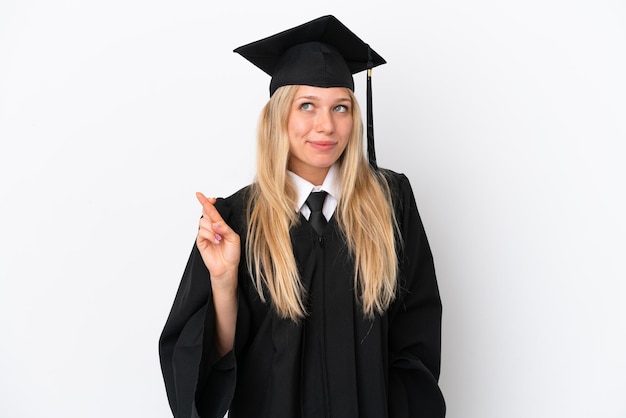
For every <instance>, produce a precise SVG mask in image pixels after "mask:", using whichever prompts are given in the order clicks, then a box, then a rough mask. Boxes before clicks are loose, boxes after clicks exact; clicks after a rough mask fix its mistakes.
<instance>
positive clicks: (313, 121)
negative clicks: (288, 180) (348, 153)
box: [287, 86, 352, 185]
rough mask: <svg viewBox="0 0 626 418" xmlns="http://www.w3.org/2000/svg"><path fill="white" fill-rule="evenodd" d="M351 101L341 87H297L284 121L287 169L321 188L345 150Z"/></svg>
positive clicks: (349, 126) (350, 128)
mask: <svg viewBox="0 0 626 418" xmlns="http://www.w3.org/2000/svg"><path fill="white" fill-rule="evenodd" d="M351 131H352V100H351V99H350V96H349V94H348V92H347V91H346V89H344V88H342V87H331V88H322V87H311V86H300V87H298V91H297V92H296V95H295V97H294V100H293V103H292V105H291V110H290V111H289V116H288V121H287V132H288V134H289V162H288V164H289V170H291V171H293V172H294V173H296V174H297V175H299V176H300V177H302V178H304V179H306V180H308V181H309V182H311V183H313V184H315V185H320V184H322V183H323V182H324V178H325V177H326V173H328V169H329V168H330V166H331V165H333V164H334V163H335V162H336V161H337V160H338V159H339V157H340V156H341V154H342V153H343V151H344V150H345V149H346V145H347V144H348V139H349V138H350V133H351Z"/></svg>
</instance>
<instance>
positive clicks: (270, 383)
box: [160, 16, 445, 418]
mask: <svg viewBox="0 0 626 418" xmlns="http://www.w3.org/2000/svg"><path fill="white" fill-rule="evenodd" d="M236 52H239V53H240V54H242V55H243V56H244V57H246V58H248V59H249V60H250V61H252V62H253V63H254V64H255V65H257V66H259V67H260V68H261V69H263V70H264V71H266V72H268V74H270V75H271V76H272V81H271V84H270V100H269V102H268V103H267V105H266V106H265V108H264V109H263V111H262V114H261V119H260V122H259V129H258V144H257V175H256V178H255V181H254V182H253V184H251V185H250V186H248V187H246V188H244V189H242V190H240V191H238V192H237V193H235V194H233V195H231V196H230V197H228V198H226V199H221V198H220V199H215V198H206V197H205V196H204V195H202V194H200V193H199V194H198V200H199V201H200V203H201V204H202V218H201V219H200V226H199V231H198V235H197V239H196V243H195V245H194V247H193V250H192V253H191V256H190V258H189V261H188V264H187V267H186V269H185V272H184V275H183V278H182V281H181V284H180V288H179V291H178V293H177V295H176V299H175V301H174V306H173V307H172V310H171V313H170V316H169V318H168V320H167V323H166V325H165V329H164V330H163V333H162V335H161V340H160V355H161V365H162V370H163V375H164V379H165V384H166V389H167V394H168V398H169V401H170V406H171V408H172V411H173V414H174V416H175V417H217V418H221V417H223V416H224V414H225V413H226V411H228V412H229V417H231V418H238V417H256V418H259V417H272V418H279V417H285V418H297V417H302V418H309V417H311V418H321V417H341V418H348V417H354V418H367V417H372V418H381V417H394V418H395V417H433V418H434V417H438V418H440V417H444V416H445V403H444V400H443V397H442V394H441V392H440V390H439V386H438V383H437V382H438V377H439V364H440V334H441V302H440V297H439V292H438V288H437V282H436V278H435V271H434V266H433V259H432V255H431V252H430V249H429V246H428V241H427V239H426V235H425V232H424V228H423V226H422V222H421V220H420V217H419V214H418V211H417V207H416V204H415V199H414V196H413V193H412V190H411V186H410V184H409V181H408V179H407V178H406V177H405V176H404V175H401V174H397V173H395V172H392V171H390V170H384V169H379V168H378V167H377V166H376V164H375V161H374V160H373V158H372V155H371V154H373V147H371V146H370V150H371V152H370V156H369V157H370V159H369V162H368V159H367V158H366V156H365V153H364V144H363V136H364V135H363V124H362V122H361V113H360V110H359V106H358V103H357V101H356V98H355V96H354V94H353V89H354V84H353V80H352V74H353V73H355V72H358V71H362V70H363V69H371V68H372V67H373V66H376V65H379V64H382V63H384V60H383V59H382V58H381V57H380V56H378V54H376V53H375V52H374V51H372V50H371V49H370V48H369V46H367V44H365V43H363V42H362V41H361V40H360V39H359V38H358V37H356V35H354V34H353V33H352V32H350V31H349V30H348V29H347V28H346V27H345V26H343V25H342V24H341V23H340V22H339V21H337V20H336V19H335V18H334V17H332V16H324V17H322V18H319V19H316V20H314V21H311V22H308V23H306V24H304V25H300V26H298V27H296V28H293V29H290V30H288V31H284V32H281V33H279V34H277V35H274V36H271V37H269V38H265V39H263V40H261V41H257V42H254V43H252V44H249V45H246V46H244V47H241V48H238V49H237V50H236ZM368 119H370V118H368ZM370 145H371V144H370Z"/></svg>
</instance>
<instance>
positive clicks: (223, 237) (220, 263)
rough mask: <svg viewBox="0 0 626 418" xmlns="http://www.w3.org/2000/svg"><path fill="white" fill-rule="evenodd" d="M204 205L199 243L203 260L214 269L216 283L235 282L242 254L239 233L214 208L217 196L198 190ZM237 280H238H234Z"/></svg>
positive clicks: (213, 277) (213, 281) (211, 270)
mask: <svg viewBox="0 0 626 418" xmlns="http://www.w3.org/2000/svg"><path fill="white" fill-rule="evenodd" d="M196 197H197V198H198V201H199V202H200V204H201V205H202V218H200V228H199V229H198V237H197V240H196V243H197V245H198V249H199V250H200V254H201V255H202V260H203V261H204V264H205V265H206V267H207V268H208V269H209V272H210V273H211V282H212V283H213V285H216V284H218V283H219V282H220V280H222V279H223V280H225V281H226V283H223V284H224V285H227V286H228V285H231V286H232V285H236V280H237V269H238V266H239V259H240V257H241V245H240V239H239V235H238V234H237V233H236V232H235V231H233V230H232V229H231V228H230V227H229V226H228V225H227V224H226V222H224V219H222V216H221V215H220V214H219V212H218V211H217V209H215V206H214V204H215V201H216V199H215V198H210V199H209V198H207V197H206V196H204V195H203V194H202V193H199V192H198V193H196ZM232 280H235V283H232Z"/></svg>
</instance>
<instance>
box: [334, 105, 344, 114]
mask: <svg viewBox="0 0 626 418" xmlns="http://www.w3.org/2000/svg"><path fill="white" fill-rule="evenodd" d="M333 110H334V111H335V112H341V113H343V112H347V111H348V106H346V105H337V106H335V108H334V109H333Z"/></svg>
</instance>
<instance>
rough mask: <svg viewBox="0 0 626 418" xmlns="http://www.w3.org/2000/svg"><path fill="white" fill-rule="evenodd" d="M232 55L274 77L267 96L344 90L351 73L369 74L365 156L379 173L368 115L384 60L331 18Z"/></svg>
mask: <svg viewBox="0 0 626 418" xmlns="http://www.w3.org/2000/svg"><path fill="white" fill-rule="evenodd" d="M234 52H236V53H238V54H240V55H241V56H243V57H244V58H246V59H247V60H248V61H250V62H251V63H253V64H254V65H256V66H257V67H259V68H260V69H261V70H263V71H264V72H265V73H267V74H268V75H270V76H271V77H272V79H271V81H270V96H271V95H273V94H274V92H275V91H276V89H278V88H279V87H282V86H286V85H307V86H314V87H347V88H349V89H350V90H352V91H354V80H353V78H352V74H356V73H358V72H361V71H364V70H367V154H368V159H369V162H370V165H371V166H372V167H373V168H377V165H376V153H375V150H374V123H373V112H372V80H371V75H372V74H371V70H372V68H374V67H376V66H378V65H381V64H385V63H386V61H385V60H384V59H383V58H382V57H381V56H380V55H378V54H377V53H376V52H375V51H374V50H373V49H371V48H370V46H369V45H368V44H366V43H365V42H363V41H362V40H361V39H360V38H359V37H358V36H356V35H355V34H354V33H353V32H352V31H351V30H350V29H348V28H347V27H346V26H345V25H344V24H343V23H341V22H340V21H339V20H338V19H337V18H335V17H334V16H331V15H328V16H322V17H319V18H317V19H314V20H312V21H310V22H307V23H304V24H302V25H299V26H296V27H294V28H291V29H287V30H285V31H283V32H280V33H277V34H275V35H272V36H269V37H267V38H264V39H261V40H258V41H255V42H252V43H249V44H247V45H243V46H240V47H239V48H236V49H235V50H234Z"/></svg>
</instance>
